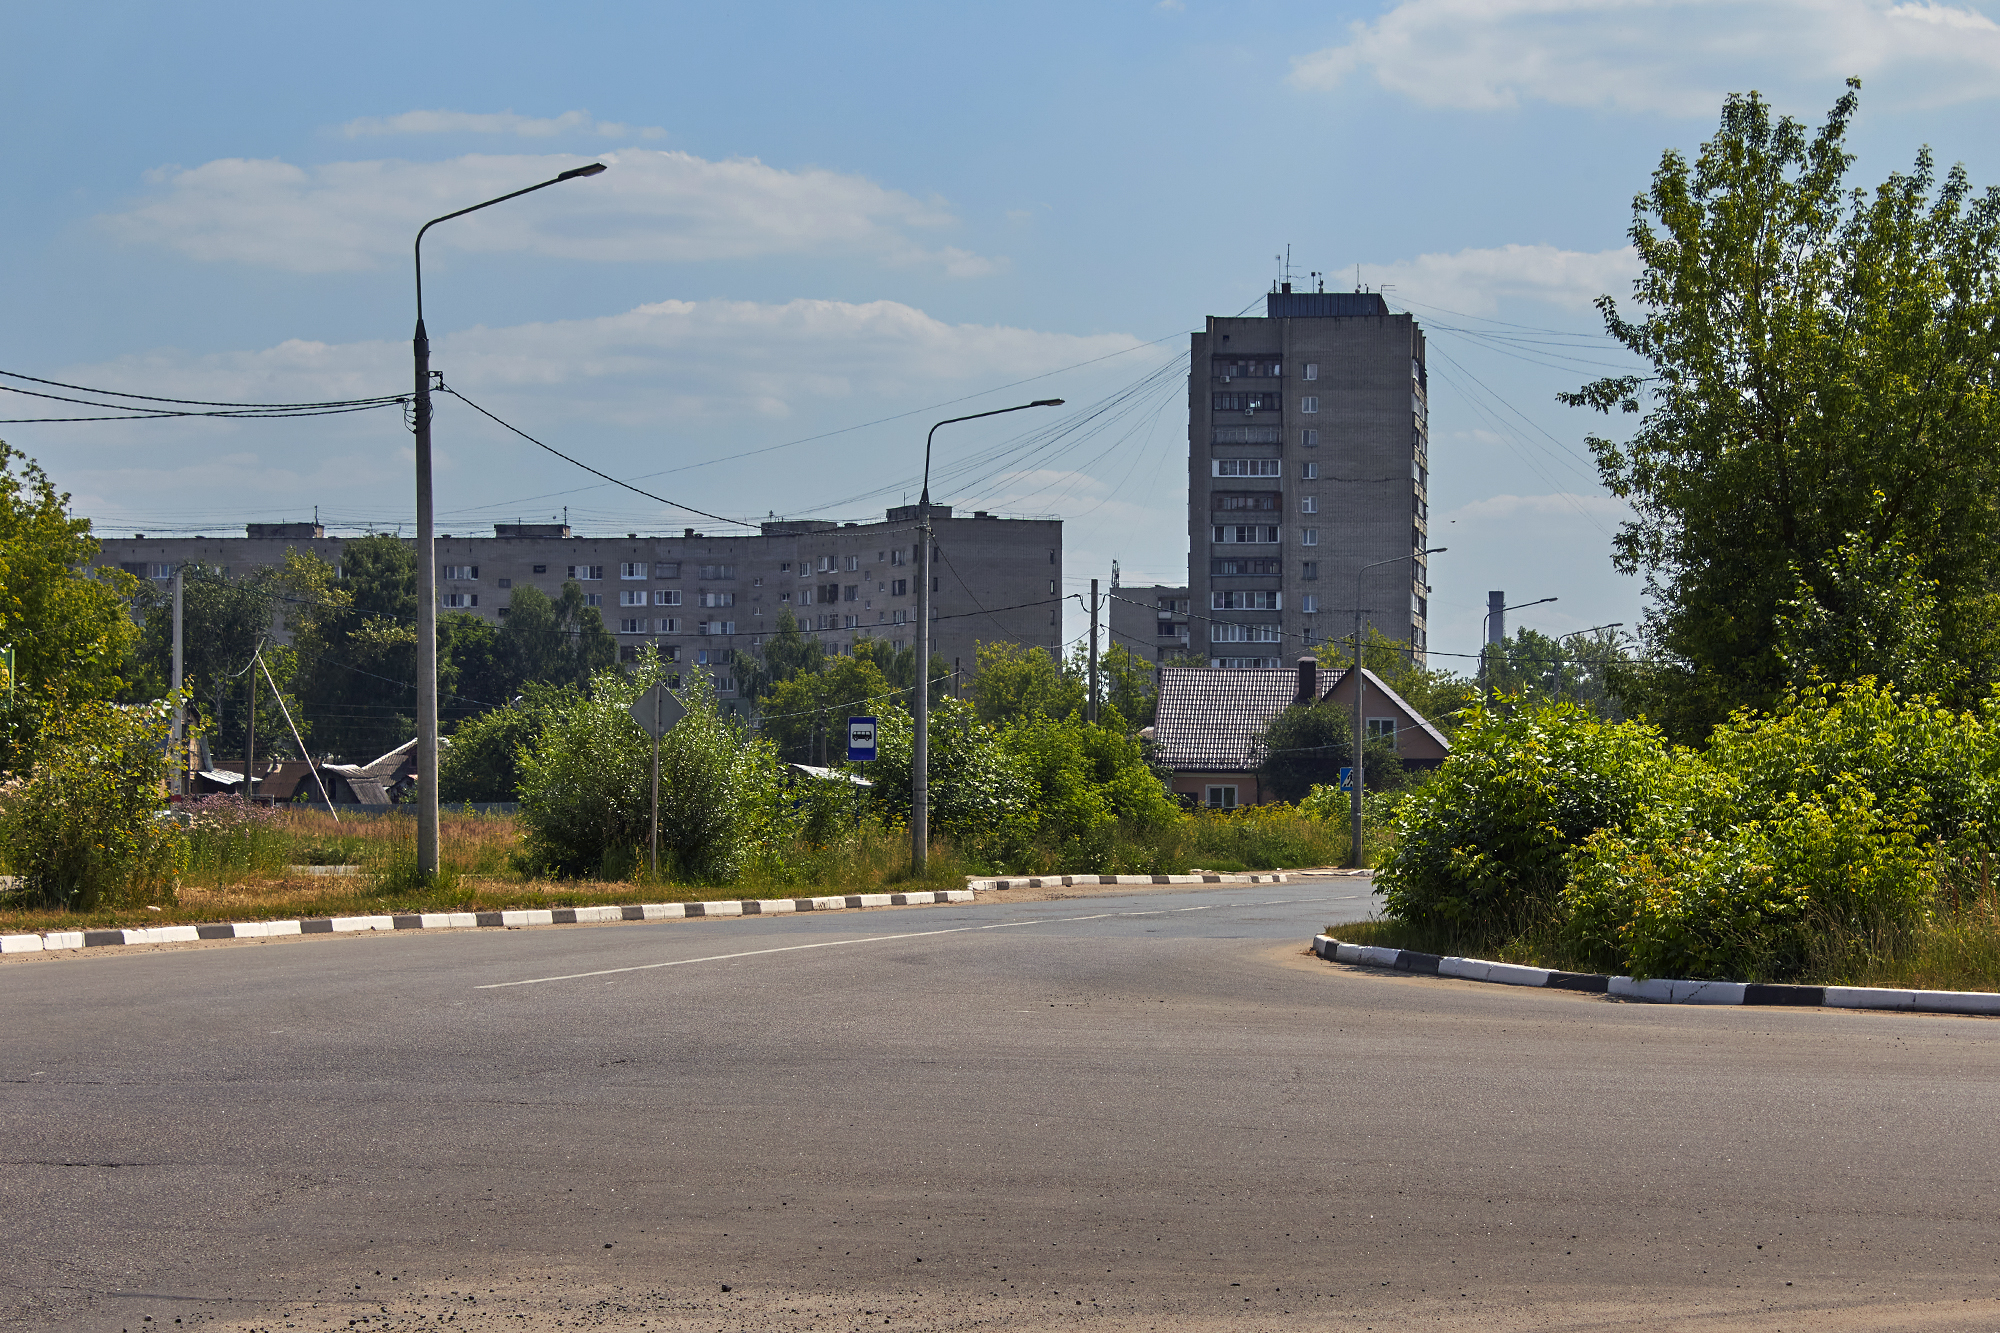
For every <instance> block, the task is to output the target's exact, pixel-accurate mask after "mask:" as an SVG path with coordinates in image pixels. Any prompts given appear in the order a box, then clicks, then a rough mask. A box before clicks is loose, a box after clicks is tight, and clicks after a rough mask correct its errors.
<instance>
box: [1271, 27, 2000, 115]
mask: <svg viewBox="0 0 2000 1333" xmlns="http://www.w3.org/2000/svg"><path fill="white" fill-rule="evenodd" d="M1358 72H1366V73H1368V74H1372V75H1373V76H1374V78H1375V79H1376V81H1377V82H1379V83H1380V84H1381V85H1382V86H1383V87H1384V88H1387V89H1389V90H1390V91H1392V92H1397V93H1401V94H1404V95H1405V96H1408V97H1411V98H1413V99H1415V100H1416V101H1418V102H1421V103H1424V104H1426V105H1429V106H1440V107H1454V108H1459V109H1464V110H1475V111H1480V110H1494V109H1499V108H1506V107H1513V106H1516V105H1519V104H1520V103H1521V102H1524V101H1539V102H1550V103H1554V104H1555V105H1558V106H1577V107H1606V108H1614V109H1617V110H1621V111H1640V112H1664V113H1666V114H1669V115H1685V116H1696V115H1713V114H1714V112H1715V111H1716V109H1717V108H1718V107H1719V106H1720V105H1721V102H1722V98H1723V96H1724V95H1725V94H1727V93H1729V92H1745V91H1748V90H1750V89H1751V88H1757V89H1759V90H1761V91H1763V92H1764V93H1766V94H1767V95H1773V96H1786V97H1789V96H1798V97H1802V98H1805V99H1808V100H1809V104H1810V107H1811V108H1812V109H1813V110H1814V111H1817V110H1822V109H1823V108H1824V106H1826V105H1830V104H1831V103H1832V101H1833V98H1834V96H1835V94H1837V93H1838V92H1839V90H1840V84H1839V80H1840V79H1842V78H1844V77H1846V76H1847V75H1850V74H1858V75H1861V76H1863V77H1864V78H1865V79H1868V80H1870V81H1871V83H1872V82H1875V81H1877V80H1879V81H1881V83H1882V84H1883V85H1884V86H1885V90H1886V91H1887V93H1888V95H1889V97H1890V99H1891V100H1892V101H1893V102H1897V103H1902V104H1909V105H1918V106H1938V105H1946V104H1950V103H1954V102H1962V101H1969V100H1974V99H1979V98H1986V97H1992V96H1994V95H1996V93H2000V25H1996V24H1995V23H1994V22H1993V21H1992V20H1991V19H1989V18H1987V17H1986V15H1985V14H1983V13H1981V12H1980V11H1979V10H1977V9H1975V8H1973V7H1971V6H1969V5H1962V4H1960V5H1954V4H1940V3H1934V2H1932V0H1916V2H1915V3H1900V4H1899V3H1890V2H1889V0H1747V2H1746V0H1402V2H1401V3H1399V4H1396V5H1394V6H1393V7H1391V8H1390V9H1389V10H1388V11H1387V12H1386V13H1384V14H1383V15H1382V16H1381V17H1379V18H1377V19H1375V20H1374V21H1372V22H1357V23H1354V24H1352V25H1351V26H1350V29H1349V40H1348V41H1347V43H1346V44H1344V45H1341V46H1331V47H1327V48H1326V49H1324V50H1320V51H1315V52H1313V53H1311V54H1310V55H1306V56H1302V57H1300V58H1298V59H1297V60H1295V61H1294V62H1293V68H1292V74H1291V78H1292V82H1293V83H1294V84H1295V85H1297V86H1300V87H1303V88H1312V89H1330V88H1333V87H1336V86H1338V85H1339V84H1341V83H1343V82H1345V81H1346V80H1347V79H1348V78H1349V77H1350V76H1352V75H1354V74H1356V73H1358Z"/></svg>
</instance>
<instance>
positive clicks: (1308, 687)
mask: <svg viewBox="0 0 2000 1333" xmlns="http://www.w3.org/2000/svg"><path fill="white" fill-rule="evenodd" d="M1318 701H1319V659H1318V658H1317V657H1301V658H1300V659H1299V692H1298V695H1297V697H1296V698H1294V699H1293V700H1292V703H1293V704H1294V705H1298V704H1306V705H1311V704H1314V703H1317V702H1318Z"/></svg>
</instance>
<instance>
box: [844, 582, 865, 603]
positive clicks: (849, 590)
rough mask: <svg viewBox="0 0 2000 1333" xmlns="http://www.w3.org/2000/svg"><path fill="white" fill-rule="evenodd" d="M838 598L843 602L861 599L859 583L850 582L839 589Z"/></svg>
mask: <svg viewBox="0 0 2000 1333" xmlns="http://www.w3.org/2000/svg"><path fill="white" fill-rule="evenodd" d="M840 600H841V601H843V602H855V601H859V600H861V585H860V584H858V583H850V584H848V585H847V586H846V587H844V588H842V589H841V590H840Z"/></svg>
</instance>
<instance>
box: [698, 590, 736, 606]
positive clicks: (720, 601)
mask: <svg viewBox="0 0 2000 1333" xmlns="http://www.w3.org/2000/svg"><path fill="white" fill-rule="evenodd" d="M698 600H699V601H700V603H701V604H702V605H703V606H734V605H736V594H735V593H733V592H705V593H703V594H701V596H700V598H699V599H698Z"/></svg>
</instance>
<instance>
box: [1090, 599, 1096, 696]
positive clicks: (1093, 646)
mask: <svg viewBox="0 0 2000 1333" xmlns="http://www.w3.org/2000/svg"><path fill="white" fill-rule="evenodd" d="M1090 724H1091V725H1092V726H1096V725H1097V580H1096V579H1092V580H1091V581H1090Z"/></svg>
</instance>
